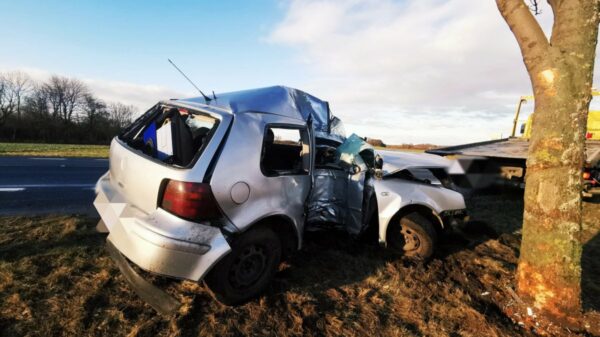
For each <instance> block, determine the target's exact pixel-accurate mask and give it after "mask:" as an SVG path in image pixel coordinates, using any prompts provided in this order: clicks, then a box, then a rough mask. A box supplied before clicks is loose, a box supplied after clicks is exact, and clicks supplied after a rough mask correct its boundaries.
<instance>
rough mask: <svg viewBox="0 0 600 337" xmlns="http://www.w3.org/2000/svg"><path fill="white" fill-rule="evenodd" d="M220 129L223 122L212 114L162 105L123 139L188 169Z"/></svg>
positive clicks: (151, 155) (140, 121)
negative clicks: (220, 122) (218, 128)
mask: <svg viewBox="0 0 600 337" xmlns="http://www.w3.org/2000/svg"><path fill="white" fill-rule="evenodd" d="M218 125H219V120H218V119H217V118H214V117H212V116H210V115H208V114H205V113H202V112H199V111H195V110H188V109H184V108H180V107H174V106H168V105H158V106H156V107H154V108H153V109H151V110H149V111H148V112H146V113H145V114H144V115H142V116H141V117H140V118H139V119H138V120H136V121H135V122H134V123H133V124H132V126H131V127H128V128H127V129H126V130H125V132H124V133H123V134H122V135H120V136H119V138H120V139H121V140H123V141H125V142H126V143H127V144H128V145H129V146H130V147H132V148H134V149H136V150H141V151H142V152H143V153H144V154H146V155H148V156H150V157H152V158H155V159H158V160H160V161H162V162H164V163H166V164H170V165H174V166H180V167H188V166H191V165H193V163H194V162H195V161H196V160H197V158H198V157H199V156H200V154H201V153H202V150H203V149H204V148H205V147H206V146H207V145H208V143H209V141H210V139H211V138H212V136H213V134H214V132H215V131H216V129H217V127H218Z"/></svg>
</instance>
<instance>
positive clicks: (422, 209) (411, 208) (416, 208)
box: [380, 204, 444, 245]
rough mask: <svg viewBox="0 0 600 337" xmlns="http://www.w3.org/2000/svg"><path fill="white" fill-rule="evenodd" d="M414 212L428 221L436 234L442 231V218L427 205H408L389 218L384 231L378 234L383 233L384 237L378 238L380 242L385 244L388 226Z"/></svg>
mask: <svg viewBox="0 0 600 337" xmlns="http://www.w3.org/2000/svg"><path fill="white" fill-rule="evenodd" d="M415 212H416V213H418V214H420V215H422V216H423V217H425V218H426V219H427V220H429V221H430V222H431V224H432V225H433V227H434V228H435V231H436V232H437V233H438V234H440V233H441V232H442V231H443V230H444V222H443V221H442V218H441V217H440V216H439V214H437V212H436V211H435V210H433V209H432V208H431V207H429V206H427V205H423V204H409V205H406V206H404V207H402V208H400V209H399V210H398V211H397V212H396V213H395V214H394V215H393V216H392V217H391V218H390V221H388V223H387V224H385V230H384V231H382V232H380V233H383V234H384V235H385V236H384V237H383V238H380V242H381V243H382V244H384V245H386V244H387V236H388V230H389V227H390V224H392V223H396V222H398V221H400V219H401V218H402V217H404V216H406V215H408V214H410V213H415ZM381 239H382V240H381Z"/></svg>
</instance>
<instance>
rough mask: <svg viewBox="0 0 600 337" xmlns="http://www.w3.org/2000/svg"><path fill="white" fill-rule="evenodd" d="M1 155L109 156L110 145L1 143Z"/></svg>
mask: <svg viewBox="0 0 600 337" xmlns="http://www.w3.org/2000/svg"><path fill="white" fill-rule="evenodd" d="M0 156H39V157H99V158H108V145H78V144H36V143H0Z"/></svg>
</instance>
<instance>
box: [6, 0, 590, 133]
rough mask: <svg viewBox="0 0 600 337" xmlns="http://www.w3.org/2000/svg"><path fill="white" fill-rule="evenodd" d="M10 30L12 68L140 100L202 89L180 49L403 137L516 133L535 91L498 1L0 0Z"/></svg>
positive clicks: (200, 75) (214, 68) (213, 79)
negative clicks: (521, 101) (521, 108)
mask: <svg viewBox="0 0 600 337" xmlns="http://www.w3.org/2000/svg"><path fill="white" fill-rule="evenodd" d="M541 5H542V11H543V13H542V15H540V16H538V17H537V18H538V21H540V23H541V25H542V27H543V28H544V29H545V31H546V33H547V34H549V32H550V27H551V23H552V15H551V11H550V9H549V8H547V5H546V4H545V2H541ZM0 42H1V48H2V52H1V53H0V71H12V70H21V71H25V72H27V73H29V74H30V76H31V77H32V78H34V79H36V80H45V79H46V78H48V76H50V75H51V74H59V75H64V76H73V77H77V78H80V79H82V80H83V81H85V82H86V83H87V84H88V86H89V87H90V88H91V89H92V90H93V91H94V92H95V93H96V95H97V96H99V97H100V98H102V99H104V100H106V101H109V102H110V101H121V102H123V103H127V104H132V105H135V106H136V107H138V109H139V110H140V111H142V110H144V109H145V108H147V107H149V106H151V105H152V104H153V103H155V102H156V101H158V100H160V99H168V98H173V97H184V96H190V95H193V96H196V95H197V93H195V92H194V90H193V88H191V86H190V85H189V84H188V83H187V82H185V80H184V79H182V78H181V77H180V75H179V74H178V73H177V72H176V71H175V70H174V69H173V68H171V66H170V64H169V63H168V62H167V58H171V59H173V60H174V61H175V62H176V63H177V64H178V65H179V66H180V67H181V68H182V69H183V70H184V71H185V72H186V73H188V75H189V76H190V77H191V78H192V79H193V80H194V81H195V82H196V83H197V84H198V86H199V87H200V88H202V89H205V90H206V91H208V92H210V91H211V90H215V91H216V92H217V93H219V92H224V91H232V90H240V89H248V88H255V87H262V86H269V85H275V84H283V85H289V86H293V87H297V88H300V89H303V90H305V91H307V92H309V93H312V94H313V95H315V96H317V97H319V98H322V99H324V100H327V101H329V102H330V106H331V107H332V111H333V113H334V114H336V115H337V116H339V117H340V118H341V119H342V120H344V122H345V123H346V129H347V130H349V131H350V132H356V133H358V134H360V135H362V136H370V137H376V138H382V139H383V140H384V141H386V142H388V143H394V144H398V143H433V144H440V145H443V144H458V143H463V142H472V141H482V140H488V139H492V138H497V137H500V136H507V134H508V132H509V130H510V128H511V120H512V118H513V112H514V107H515V105H516V103H517V101H518V97H519V96H520V95H524V94H530V93H531V88H530V83H529V79H528V77H527V74H526V72H525V67H524V66H523V62H522V58H521V55H520V53H519V50H518V47H517V44H516V42H515V40H514V37H513V36H512V34H511V32H510V30H509V29H508V27H507V25H506V23H505V22H504V21H503V20H502V18H501V16H500V14H499V13H498V10H497V8H496V5H495V1H473V0H255V1H152V0H147V1H92V0H90V1H41V0H40V1H30V0H20V1H7V0H0ZM598 69H600V67H596V70H597V71H596V73H598V72H599V71H598ZM528 108H529V109H528V110H531V107H528ZM523 117H526V116H523Z"/></svg>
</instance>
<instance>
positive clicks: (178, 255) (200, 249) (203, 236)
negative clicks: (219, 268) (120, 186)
mask: <svg viewBox="0 0 600 337" xmlns="http://www.w3.org/2000/svg"><path fill="white" fill-rule="evenodd" d="M96 193H97V196H96V200H95V201H94V206H95V207H96V209H97V210H98V213H99V214H100V217H101V218H102V221H103V222H104V224H105V226H106V228H107V229H108V231H109V235H108V238H107V240H108V242H109V244H112V245H114V247H115V249H117V250H118V252H119V253H120V254H123V255H124V256H125V257H126V258H127V259H129V260H130V261H131V262H133V263H135V264H136V265H137V266H139V267H140V268H142V269H144V270H147V271H149V272H152V273H156V274H160V275H164V276H168V277H172V278H177V279H186V280H192V281H199V280H201V279H202V278H203V277H204V276H205V275H206V273H207V272H208V271H209V270H210V269H211V268H212V266H214V265H215V264H216V263H217V262H218V261H219V260H220V259H221V258H223V257H224V256H225V255H227V253H229V252H230V251H231V247H230V246H229V244H228V243H227V241H226V240H225V237H224V236H223V234H222V233H221V230H220V229H219V228H216V227H213V226H210V225H209V224H200V223H195V222H190V221H187V220H183V219H181V218H178V217H176V216H174V215H172V214H170V213H168V212H166V211H164V210H162V209H160V208H158V209H156V210H155V211H153V212H152V213H150V214H148V213H145V212H143V211H141V210H140V209H138V208H136V207H135V206H133V205H130V204H128V203H127V201H126V200H125V199H124V198H123V196H122V195H121V194H120V193H119V192H118V191H117V189H116V188H114V187H113V186H112V184H111V182H110V178H109V176H108V174H107V175H105V176H103V177H101V178H100V180H99V181H98V184H97V186H96Z"/></svg>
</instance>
